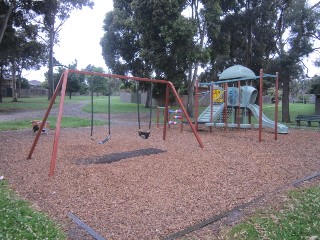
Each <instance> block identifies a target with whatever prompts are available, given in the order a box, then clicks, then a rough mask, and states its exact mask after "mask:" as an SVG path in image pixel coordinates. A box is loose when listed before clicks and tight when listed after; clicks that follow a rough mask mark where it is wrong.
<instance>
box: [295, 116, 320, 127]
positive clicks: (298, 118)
mask: <svg viewBox="0 0 320 240" xmlns="http://www.w3.org/2000/svg"><path fill="white" fill-rule="evenodd" d="M296 121H297V126H301V122H302V121H305V122H307V126H308V127H311V122H318V123H319V126H320V115H297V116H296Z"/></svg>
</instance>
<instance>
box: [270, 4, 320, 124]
mask: <svg viewBox="0 0 320 240" xmlns="http://www.w3.org/2000/svg"><path fill="white" fill-rule="evenodd" d="M277 11H278V14H277V16H278V19H277V21H276V31H277V37H276V39H275V41H276V44H277V52H276V55H275V63H276V66H277V68H278V71H279V72H280V80H281V83H282V86H283V97H282V121H284V122H290V112H289V92H290V82H291V80H292V78H293V77H295V76H297V75H299V74H303V73H302V69H303V63H302V60H303V58H304V57H306V56H308V55H309V54H310V53H312V52H314V51H316V50H317V48H316V47H314V40H316V39H318V40H319V38H320V35H319V23H320V13H319V3H317V4H316V5H314V6H310V5H308V1H306V0H292V1H285V0H283V1H279V2H278V3H277Z"/></svg>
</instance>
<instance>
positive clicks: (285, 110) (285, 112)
mask: <svg viewBox="0 0 320 240" xmlns="http://www.w3.org/2000/svg"><path fill="white" fill-rule="evenodd" d="M282 76H283V77H282V83H283V89H282V90H283V93H282V121H283V122H286V123H289V122H290V111H289V95H290V75H289V74H286V73H284V74H283V75H282Z"/></svg>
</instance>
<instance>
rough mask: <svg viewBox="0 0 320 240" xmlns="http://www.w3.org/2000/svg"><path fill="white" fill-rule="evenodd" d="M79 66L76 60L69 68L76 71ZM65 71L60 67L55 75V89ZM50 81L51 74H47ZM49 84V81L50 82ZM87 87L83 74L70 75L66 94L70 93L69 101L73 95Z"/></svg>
mask: <svg viewBox="0 0 320 240" xmlns="http://www.w3.org/2000/svg"><path fill="white" fill-rule="evenodd" d="M77 65H78V63H77V60H75V62H74V63H72V64H69V65H68V66H67V68H68V69H75V70H76V69H77ZM64 70H65V68H64V67H59V68H58V70H57V72H56V73H54V74H53V77H54V83H55V84H54V86H55V87H56V86H57V85H58V82H59V80H60V77H61V75H62V73H63V72H64ZM48 79H49V74H48V73H46V80H48ZM48 83H49V81H48ZM48 87H49V88H50V87H51V88H53V87H52V86H48ZM85 87H86V83H85V76H84V75H83V74H76V73H70V74H69V75H68V81H67V88H66V92H69V99H71V96H72V93H75V92H80V91H82V89H83V88H85Z"/></svg>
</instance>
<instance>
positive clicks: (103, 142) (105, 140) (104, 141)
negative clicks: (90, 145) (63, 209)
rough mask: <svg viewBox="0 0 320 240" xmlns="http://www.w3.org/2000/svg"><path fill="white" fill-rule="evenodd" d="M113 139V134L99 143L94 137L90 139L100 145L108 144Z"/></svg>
mask: <svg viewBox="0 0 320 240" xmlns="http://www.w3.org/2000/svg"><path fill="white" fill-rule="evenodd" d="M110 138H111V134H109V135H108V136H107V137H106V138H105V139H103V140H102V141H99V142H97V141H96V140H95V139H93V138H92V137H91V138H90V139H91V140H92V141H94V142H96V143H98V144H105V143H106V142H108V141H109V140H110Z"/></svg>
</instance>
